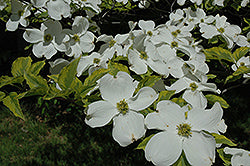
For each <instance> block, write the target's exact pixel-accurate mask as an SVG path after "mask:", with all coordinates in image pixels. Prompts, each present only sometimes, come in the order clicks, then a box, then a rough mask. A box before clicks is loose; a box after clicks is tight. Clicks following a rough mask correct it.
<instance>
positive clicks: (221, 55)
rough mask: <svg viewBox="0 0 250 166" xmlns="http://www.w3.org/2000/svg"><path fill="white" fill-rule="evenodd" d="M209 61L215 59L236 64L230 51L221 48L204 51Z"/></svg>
mask: <svg viewBox="0 0 250 166" xmlns="http://www.w3.org/2000/svg"><path fill="white" fill-rule="evenodd" d="M203 51H204V53H205V55H206V58H207V59H215V60H222V59H224V60H226V61H229V62H234V58H233V57H232V54H231V52H230V51H228V50H226V49H224V48H221V47H213V48H209V49H204V50H203Z"/></svg>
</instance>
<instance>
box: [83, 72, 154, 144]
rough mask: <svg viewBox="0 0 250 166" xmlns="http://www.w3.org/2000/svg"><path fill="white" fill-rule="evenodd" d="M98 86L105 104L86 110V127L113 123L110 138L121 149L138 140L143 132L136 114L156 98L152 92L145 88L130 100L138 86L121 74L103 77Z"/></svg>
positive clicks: (96, 103) (101, 102)
mask: <svg viewBox="0 0 250 166" xmlns="http://www.w3.org/2000/svg"><path fill="white" fill-rule="evenodd" d="M98 82H99V84H98V85H99V89H100V92H101V96H102V98H103V99H104V100H100V101H96V102H93V103H91V104H90V105H89V106H88V109H87V112H86V114H87V115H86V119H85V122H86V124H88V125H89V126H91V127H101V126H104V125H107V124H108V123H109V122H110V121H111V120H113V132H112V136H113V138H114V140H115V141H117V142H118V143H119V144H120V145H121V146H127V145H129V144H131V143H133V142H134V141H136V140H138V139H139V138H141V137H142V136H143V135H144V134H145V132H146V128H145V126H144V116H143V115H142V114H140V113H139V112H138V111H141V110H144V109H145V108H147V107H149V106H150V105H151V104H152V103H153V102H154V101H155V100H156V99H157V98H158V94H156V92H155V91H154V90H153V89H152V88H150V87H144V88H142V89H140V90H139V92H138V93H137V94H136V95H135V96H134V97H133V93H134V91H135V88H136V87H137V82H134V81H133V79H132V77H131V76H130V75H129V74H127V73H125V72H121V71H120V72H118V73H117V75H116V76H115V77H114V76H112V75H110V74H106V75H105V76H103V77H102V78H101V79H100V80H99V81H98Z"/></svg>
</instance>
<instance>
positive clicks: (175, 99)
mask: <svg viewBox="0 0 250 166" xmlns="http://www.w3.org/2000/svg"><path fill="white" fill-rule="evenodd" d="M171 101H172V102H175V103H176V104H178V105H179V106H181V107H183V106H185V105H187V102H186V101H185V100H184V99H183V98H180V97H179V98H173V99H172V100H171Z"/></svg>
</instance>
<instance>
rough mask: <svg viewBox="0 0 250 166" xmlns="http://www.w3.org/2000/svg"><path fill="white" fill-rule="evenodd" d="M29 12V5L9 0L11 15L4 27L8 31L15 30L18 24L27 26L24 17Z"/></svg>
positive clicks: (27, 22)
mask: <svg viewBox="0 0 250 166" xmlns="http://www.w3.org/2000/svg"><path fill="white" fill-rule="evenodd" d="M30 14H31V13H30V6H29V5H24V4H22V3H21V2H20V1H17V0H11V16H10V18H9V20H8V21H7V23H6V29H7V30H8V31H15V30H17V28H18V25H19V24H21V25H22V26H24V27H27V26H28V24H29V21H28V20H27V18H26V17H28V16H29V15H30Z"/></svg>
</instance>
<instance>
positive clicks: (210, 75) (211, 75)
mask: <svg viewBox="0 0 250 166" xmlns="http://www.w3.org/2000/svg"><path fill="white" fill-rule="evenodd" d="M216 77H217V76H216V75H214V74H208V75H207V79H214V78H216Z"/></svg>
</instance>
